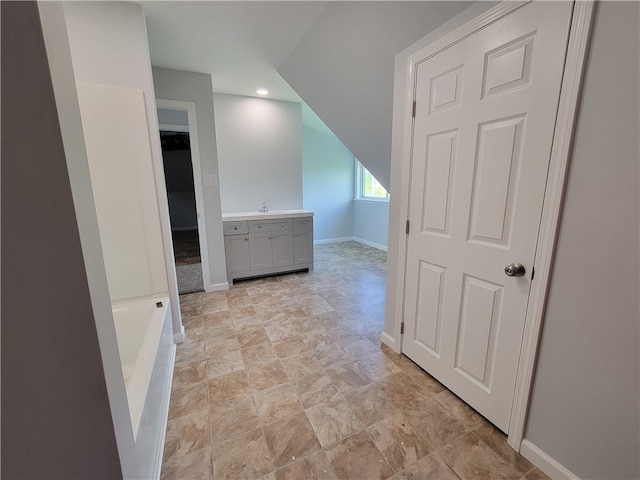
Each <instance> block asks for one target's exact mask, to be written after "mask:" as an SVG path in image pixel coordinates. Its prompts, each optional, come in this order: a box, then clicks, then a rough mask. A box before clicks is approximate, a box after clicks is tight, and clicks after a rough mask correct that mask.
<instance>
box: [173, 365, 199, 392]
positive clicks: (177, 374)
mask: <svg viewBox="0 0 640 480" xmlns="http://www.w3.org/2000/svg"><path fill="white" fill-rule="evenodd" d="M206 379H207V362H206V361H205V360H196V361H195V362H190V363H183V364H181V365H176V366H175V367H174V369H173V385H174V386H175V387H180V386H182V385H192V384H194V383H199V382H204V381H205V380H206Z"/></svg>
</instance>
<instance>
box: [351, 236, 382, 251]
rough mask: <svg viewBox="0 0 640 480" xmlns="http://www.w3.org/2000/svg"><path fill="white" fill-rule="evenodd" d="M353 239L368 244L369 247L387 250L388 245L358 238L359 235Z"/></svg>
mask: <svg viewBox="0 0 640 480" xmlns="http://www.w3.org/2000/svg"><path fill="white" fill-rule="evenodd" d="M353 240H354V241H356V242H358V243H361V244H363V245H367V246H368V247H373V248H377V249H378V250H382V251H383V252H386V251H387V246H386V245H382V244H381V243H375V242H370V241H369V240H365V239H364V238H358V237H353Z"/></svg>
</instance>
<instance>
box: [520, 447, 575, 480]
mask: <svg viewBox="0 0 640 480" xmlns="http://www.w3.org/2000/svg"><path fill="white" fill-rule="evenodd" d="M520 455H522V456H523V457H524V458H526V459H527V460H529V461H530V462H531V463H533V464H534V465H535V466H536V467H538V468H539V469H540V470H542V471H543V472H544V473H546V474H547V475H549V476H550V477H551V478H553V479H554V480H560V479H563V480H564V479H566V480H580V477H578V476H577V475H575V474H574V473H573V472H571V471H570V470H569V469H568V468H566V467H565V466H564V465H561V464H560V463H559V462H558V461H557V460H555V459H553V458H551V457H550V456H549V455H548V454H547V453H545V452H543V451H542V450H540V449H539V448H538V447H536V446H535V445H534V444H533V443H531V442H530V441H529V440H526V439H525V440H522V444H521V445H520Z"/></svg>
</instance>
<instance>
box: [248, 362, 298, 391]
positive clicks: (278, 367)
mask: <svg viewBox="0 0 640 480" xmlns="http://www.w3.org/2000/svg"><path fill="white" fill-rule="evenodd" d="M246 372H247V376H248V377H249V383H250V384H251V386H252V387H253V389H254V390H255V391H260V390H265V389H267V388H271V387H275V386H276V385H281V384H283V383H287V382H288V381H289V377H287V374H286V373H284V370H283V369H282V364H281V363H280V361H279V360H276V361H274V362H269V363H258V364H255V365H248V366H247V368H246Z"/></svg>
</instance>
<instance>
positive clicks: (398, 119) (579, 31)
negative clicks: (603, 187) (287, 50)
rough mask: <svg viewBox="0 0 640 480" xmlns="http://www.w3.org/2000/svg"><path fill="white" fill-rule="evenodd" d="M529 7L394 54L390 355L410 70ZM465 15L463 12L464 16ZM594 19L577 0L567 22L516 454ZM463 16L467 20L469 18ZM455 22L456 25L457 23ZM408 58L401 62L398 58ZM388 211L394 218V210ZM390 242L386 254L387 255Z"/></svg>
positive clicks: (497, 11) (517, 405) (398, 310)
mask: <svg viewBox="0 0 640 480" xmlns="http://www.w3.org/2000/svg"><path fill="white" fill-rule="evenodd" d="M526 3H528V2H510V1H506V2H503V3H500V4H499V5H497V6H495V7H494V8H491V9H488V10H486V11H485V12H483V13H480V14H479V15H477V16H476V17H475V18H472V19H471V20H468V21H466V22H465V23H464V24H462V25H461V26H459V25H460V24H459V23H457V22H456V21H455V19H454V20H452V24H453V25H456V24H457V25H458V26H454V27H453V28H454V29H453V30H452V31H450V32H449V33H446V34H443V35H442V36H441V37H440V38H435V39H434V38H433V36H432V35H429V36H427V37H425V39H433V41H432V42H431V43H429V44H427V45H426V46H425V44H424V42H423V41H418V42H417V43H416V44H415V45H414V46H413V47H409V49H407V50H405V52H401V53H400V54H398V56H397V60H398V61H401V62H402V61H404V63H403V64H400V65H398V63H396V74H395V85H396V92H395V93H394V103H396V105H395V106H394V120H393V130H394V132H393V142H394V143H395V145H394V146H393V148H392V165H391V170H392V171H391V178H392V182H393V180H394V178H395V179H396V180H395V182H393V183H394V185H392V189H393V188H394V187H395V188H397V190H395V191H400V192H402V194H401V195H395V194H393V190H392V194H391V211H392V212H398V214H397V220H396V221H395V222H394V223H395V225H392V227H395V229H394V230H391V231H390V232H389V236H390V237H395V239H396V240H395V242H394V243H396V248H394V250H397V255H396V256H395V258H396V259H397V262H392V263H391V265H390V267H391V268H390V270H392V271H390V272H389V276H388V278H389V283H390V285H389V287H388V297H390V298H389V300H388V301H389V308H388V309H387V312H386V313H387V317H388V318H387V320H389V317H391V319H392V320H391V321H389V323H388V324H392V325H393V337H392V336H391V335H390V334H389V332H388V331H387V332H385V333H383V335H382V341H383V342H384V343H386V344H388V345H389V346H391V347H392V348H393V349H394V350H395V351H397V352H401V351H402V334H401V328H402V321H403V315H404V312H403V306H404V289H405V285H404V279H405V269H406V257H407V238H406V234H405V228H404V227H405V225H404V223H405V219H407V218H409V216H408V210H409V187H410V174H411V144H412V135H413V116H412V111H413V101H414V98H413V94H414V88H415V78H414V77H415V68H416V64H417V62H420V61H423V60H424V59H426V58H429V57H432V56H434V55H436V54H438V53H440V52H442V51H443V50H445V49H446V48H448V47H449V46H451V45H453V44H455V43H457V42H458V41H460V40H462V39H463V38H465V37H467V36H469V35H471V34H473V33H474V32H476V31H478V30H480V29H482V28H485V27H487V26H488V25H490V24H491V23H493V22H495V21H496V20H498V19H500V18H501V17H504V16H505V15H507V14H509V13H511V12H513V11H514V10H516V9H518V8H520V7H522V6H523V5H525V4H526ZM461 15H464V12H463V14H461ZM592 15H593V1H592V0H589V1H578V2H575V4H574V11H573V16H572V20H571V29H570V33H569V43H568V47H567V55H566V60H565V71H564V74H563V77H562V87H561V92H560V102H559V108H558V113H557V116H556V128H555V133H554V138H553V144H552V147H551V157H550V163H549V172H548V176H547V185H546V191H545V196H544V203H543V209H542V219H541V222H540V230H539V233H538V243H537V247H536V252H535V270H536V272H535V281H532V284H531V291H530V294H529V304H528V308H527V313H526V318H525V330H524V335H523V339H522V346H521V351H520V362H519V366H518V376H517V379H516V386H515V392H514V399H513V407H512V410H511V421H510V424H509V431H508V443H509V445H511V446H512V447H513V448H514V449H515V450H517V451H519V450H520V444H521V442H522V438H523V434H524V427H525V422H526V417H527V410H528V406H529V394H530V391H531V385H532V381H533V375H534V371H535V362H536V353H537V347H538V342H539V338H540V331H541V326H542V322H543V314H544V306H545V304H546V298H547V290H548V286H549V281H550V278H551V268H552V260H553V252H554V246H555V243H556V235H557V231H558V222H559V217H560V208H561V204H562V198H563V194H564V188H565V177H566V171H567V163H568V159H569V152H570V147H571V143H572V139H573V130H574V122H575V114H576V108H577V104H578V96H579V93H580V85H581V79H582V72H583V65H584V61H585V53H586V49H587V44H588V39H589V32H590V27H591V19H592ZM467 18H468V17H467ZM458 22H459V20H458ZM407 54H408V57H403V58H401V57H400V56H401V55H407ZM392 214H393V213H392ZM391 247H392V246H391V244H390V250H391Z"/></svg>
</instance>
